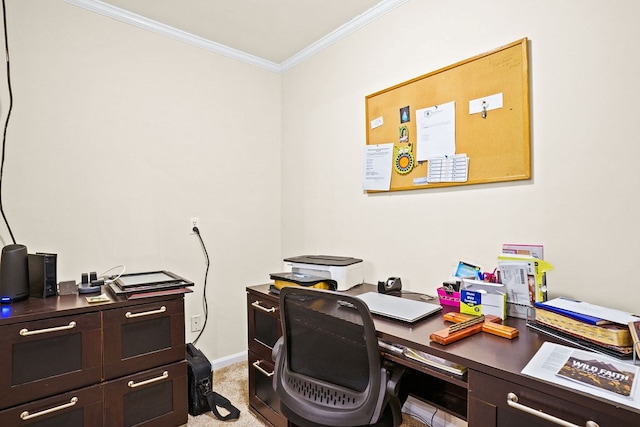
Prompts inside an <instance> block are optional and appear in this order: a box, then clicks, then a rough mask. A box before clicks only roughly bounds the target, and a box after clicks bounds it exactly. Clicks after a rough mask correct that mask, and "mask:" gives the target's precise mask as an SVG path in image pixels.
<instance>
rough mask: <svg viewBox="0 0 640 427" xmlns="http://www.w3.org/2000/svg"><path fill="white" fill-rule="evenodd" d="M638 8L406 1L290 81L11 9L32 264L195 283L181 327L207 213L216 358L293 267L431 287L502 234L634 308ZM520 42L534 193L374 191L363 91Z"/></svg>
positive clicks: (199, 267) (239, 342)
mask: <svg viewBox="0 0 640 427" xmlns="http://www.w3.org/2000/svg"><path fill="white" fill-rule="evenodd" d="M638 12H640V4H638V3H637V2H635V1H632V0H624V1H623V0H619V1H616V2H609V3H606V4H605V3H602V2H595V1H592V0H564V1H551V0H543V1H520V2H513V1H506V0H503V1H498V0H485V1H483V2H478V1H471V0H457V1H449V2H435V1H431V0H410V1H409V2H407V3H406V4H404V5H403V6H401V7H399V8H397V9H395V10H393V11H392V12H390V13H389V14H387V15H386V16H384V17H382V18H381V19H379V20H377V21H375V22H373V23H371V24H370V25H368V26H367V27H365V28H362V29H360V30H358V31H357V32H356V33H353V34H351V35H350V36H349V37H347V38H345V39H343V40H342V41H340V42H338V43H337V44H335V45H333V46H332V47H330V48H329V49H327V50H325V51H323V52H321V53H320V54H318V55H316V56H315V57H313V58H311V59H309V60H307V61H306V62H304V63H302V64H300V65H298V66H296V67H295V68H293V69H291V70H289V71H288V72H286V73H285V74H284V75H282V76H280V75H278V74H276V73H272V72H268V71H264V70H261V69H259V68H256V67H254V66H251V65H247V64H243V63H239V62H237V61H234V60H231V59H227V58H224V57H221V56H219V55H216V54H213V53H211V52H207V51H204V50H201V49H198V48H195V47H192V46H188V45H185V44H182V43H180V42H177V41H174V40H171V39H168V38H164V37H162V36H159V35H156V34H153V33H149V32H146V31H144V30H141V29H139V28H135V27H131V26H129V25H126V24H123V23H120V22H118V21H115V20H112V19H109V18H105V17H103V16H100V15H96V14H94V13H92V12H89V11H86V10H84V9H81V8H78V7H76V6H73V5H70V4H68V3H65V2H64V1H63V0H56V1H46V2H45V1H39V2H35V1H31V2H26V1H18V0H8V1H7V15H8V20H9V23H8V30H9V48H10V55H11V71H12V73H11V76H12V83H13V95H14V109H13V113H12V117H11V122H10V124H9V128H8V132H7V147H6V163H5V168H4V177H3V183H2V196H3V198H2V202H3V206H4V210H5V213H6V214H7V217H8V219H9V223H10V225H11V227H12V230H13V232H14V234H15V236H16V240H17V241H18V242H19V243H23V244H26V245H27V247H28V248H29V250H30V252H35V251H50V252H56V253H58V255H59V258H58V267H59V279H60V280H68V279H75V280H78V279H79V276H80V273H81V272H83V271H89V270H97V271H98V272H102V271H104V270H106V269H108V268H110V267H112V266H115V265H118V264H125V265H126V266H127V270H128V271H129V272H136V271H144V270H149V269H167V270H171V271H174V272H176V273H178V274H181V275H183V276H185V277H187V278H190V279H192V280H194V281H195V282H196V284H197V285H196V287H195V291H196V292H195V293H194V294H191V295H188V296H187V297H186V302H187V304H186V308H187V320H188V319H189V318H190V316H191V315H192V314H197V313H201V312H202V309H201V293H202V288H203V279H204V268H205V265H204V255H203V252H202V250H201V248H200V244H199V241H198V240H197V238H196V237H195V236H192V235H188V234H187V221H188V218H189V217H193V216H197V217H199V218H200V221H201V230H202V234H203V237H204V240H205V243H206V246H207V249H208V252H209V255H210V257H211V261H212V264H211V269H210V272H209V284H208V289H207V290H208V296H209V298H208V301H209V306H210V311H211V318H210V319H209V324H208V326H207V333H206V334H205V335H204V337H203V338H202V339H201V341H200V342H199V346H200V347H201V348H202V349H203V350H205V352H206V353H207V355H208V356H209V357H210V358H212V359H216V358H220V357H224V356H228V355H230V354H235V353H238V352H241V351H243V350H245V349H246V320H245V316H246V315H245V309H244V287H245V286H246V285H247V284H254V283H263V282H265V281H267V278H268V274H269V273H270V272H275V271H277V270H279V269H280V268H281V259H282V258H283V257H284V256H292V255H301V254H310V253H326V254H342V255H348V256H356V257H361V258H363V259H364V260H365V266H366V279H367V280H368V281H371V282H375V281H376V280H378V279H382V278H385V277H387V276H389V275H399V276H401V277H402V278H403V282H404V284H405V286H406V287H407V288H409V289H413V290H418V291H424V292H434V290H435V288H436V287H437V286H438V285H439V283H440V282H441V281H442V280H443V279H444V278H446V276H447V275H448V274H449V272H450V269H451V267H452V265H454V264H455V263H456V261H457V260H458V259H460V258H464V259H467V260H472V261H477V262H480V263H482V264H483V265H485V266H487V267H488V268H491V267H492V266H493V265H494V264H495V260H496V255H497V253H498V252H499V249H500V245H501V244H502V243H503V242H524V243H543V244H544V245H545V250H546V258H547V259H548V260H549V261H551V262H552V263H553V264H554V265H555V270H554V271H553V272H551V273H550V274H549V283H550V287H551V293H552V296H554V295H560V294H562V295H569V296H574V297H579V298H583V299H585V300H589V301H592V302H596V303H602V304H606V305H610V306H613V307H618V308H621V309H626V310H635V305H636V304H635V301H636V300H637V299H638V297H639V296H640V291H639V290H638V286H636V285H635V283H634V280H633V279H634V278H633V271H634V269H633V265H634V263H635V261H636V257H637V256H636V255H637V253H638V249H640V248H639V246H640V243H639V241H640V239H639V234H640V227H639V226H638V225H636V218H637V216H638V215H637V212H638V207H639V206H638V205H639V204H638V195H637V194H638V190H639V189H640V185H639V184H640V178H638V176H637V174H636V172H635V169H636V167H635V165H634V163H633V161H634V159H635V158H636V157H638V154H640V153H639V152H640V145H639V144H636V143H635V139H637V135H638V123H639V122H640V121H639V120H637V119H636V116H637V112H636V108H635V100H636V99H638V98H640V96H639V95H640V85H639V84H638V83H637V78H636V74H637V73H636V71H635V70H636V69H637V68H638V65H640V58H639V57H638V53H637V49H636V43H635V42H636V40H637V39H638V36H639V35H640V29H639V28H638V26H637V24H636V22H635V17H636V16H638ZM522 37H528V38H529V39H530V41H531V51H530V65H531V100H532V101H531V110H532V117H531V120H532V158H533V179H532V180H530V181H524V182H515V183H506V184H490V185H477V186H470V187H459V188H448V189H439V190H430V191H427V190H422V191H410V192H394V193H384V194H375V195H368V194H365V193H363V192H362V190H361V175H362V150H363V146H364V144H365V119H364V98H365V96H366V95H368V94H371V93H373V92H376V91H378V90H381V89H384V88H387V87H389V86H392V85H394V84H397V83H400V82H403V81H405V80H408V79H410V78H413V77H416V76H419V75H421V74H424V73H427V72H430V71H434V70H436V69H439V68H441V67H444V66H447V65H449V64H452V63H455V62H457V61H460V60H463V59H466V58H469V57H471V56H474V55H477V54H479V53H483V52H486V51H489V50H492V49H494V48H496V47H498V46H502V45H504V44H507V43H510V42H512V41H515V40H518V39H520V38H522ZM0 68H3V67H0ZM3 76H4V72H3V71H2V70H0V77H1V78H0V82H4V81H5V79H4V77H3ZM7 109H8V93H7V90H6V88H4V85H2V87H0V113H1V118H2V119H4V117H5V116H6V113H7ZM281 140H282V142H281ZM281 151H282V153H281ZM281 198H282V203H281ZM0 240H1V242H0V243H1V244H7V243H10V242H11V239H10V237H9V234H8V232H7V231H6V230H5V227H4V226H2V227H1V228H0ZM614 281H615V282H614ZM613 284H619V285H620V287H619V288H618V289H620V290H619V291H617V292H611V291H610V290H611V289H616V288H614V287H613V286H611V285H613ZM187 329H189V328H188V325H187ZM194 337H195V334H191V333H190V332H188V333H187V339H188V340H191V339H193V338H194Z"/></svg>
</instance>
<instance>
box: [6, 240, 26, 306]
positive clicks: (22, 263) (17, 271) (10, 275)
mask: <svg viewBox="0 0 640 427" xmlns="http://www.w3.org/2000/svg"><path fill="white" fill-rule="evenodd" d="M28 297H29V256H28V254H27V247H26V246H24V245H7V246H5V247H4V248H2V256H0V302H1V303H8V302H15V301H20V300H22V299H25V298H28Z"/></svg>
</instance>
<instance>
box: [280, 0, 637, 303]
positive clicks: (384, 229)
mask: <svg viewBox="0 0 640 427" xmlns="http://www.w3.org/2000/svg"><path fill="white" fill-rule="evenodd" d="M639 13H640V3H638V2H636V1H633V0H626V1H614V2H601V1H594V0H562V1H556V0H553V1H552V0H543V1H517V2H515V1H507V0H485V1H475V0H455V1H448V2H441V1H432V0H410V1H409V2H407V3H406V4H404V5H402V6H400V7H398V8H397V9H395V10H393V11H392V12H390V13H389V14H387V15H385V16H384V17H382V18H381V19H378V20H377V21H375V22H373V23H371V24H370V25H368V26H366V27H365V28H363V29H361V30H359V31H357V32H356V33H354V34H352V35H351V36H349V37H348V38H346V39H343V40H341V41H340V42H338V43H336V44H335V45H333V46H332V47H331V48H329V49H327V50H325V51H323V52H322V53H320V54H318V55H316V56H315V57H313V58H311V59H309V60H307V61H306V62H304V63H302V64H300V65H298V66H297V67H295V68H293V69H292V70H290V71H288V72H287V73H286V74H285V75H284V77H283V95H282V97H283V98H282V117H283V127H282V132H283V141H282V144H283V145H282V151H283V157H282V174H283V209H282V214H283V220H282V224H283V233H282V236H283V255H284V256H292V255H300V254H306V253H328V254H335V255H346V256H354V257H359V258H363V259H364V260H365V263H366V265H365V266H366V280H367V281H369V282H373V283H375V281H377V280H381V279H384V278H386V277H387V276H391V275H397V276H401V277H402V279H403V283H404V284H405V286H406V287H407V288H409V289H412V290H416V291H423V292H431V293H433V292H435V289H436V288H437V287H438V286H439V284H441V282H442V281H443V280H444V279H446V278H447V276H448V275H449V274H450V272H451V270H452V267H453V265H455V263H456V262H457V261H458V260H460V259H466V260H469V261H475V262H478V263H481V264H482V265H483V266H485V267H486V268H487V269H493V267H494V266H495V264H496V259H497V258H496V257H497V255H498V253H499V252H500V247H501V245H502V243H506V242H509V243H541V244H544V246H545V258H546V259H547V260H548V261H550V262H551V263H552V264H553V265H554V266H555V269H554V271H552V272H550V273H549V274H548V279H549V280H548V281H549V286H550V294H551V296H552V297H553V296H558V295H567V296H571V297H576V298H581V299H584V300H587V301H591V302H593V303H599V304H604V305H609V306H612V307H617V308H620V309H624V310H629V311H635V310H637V300H638V299H639V298H640V286H638V285H637V284H636V283H635V280H636V279H635V274H634V273H635V267H634V266H635V264H636V263H637V259H638V253H639V249H640V226H639V225H638V210H639V208H640V203H639V194H638V193H639V190H640V176H639V175H638V172H637V169H638V167H637V165H636V159H637V158H639V157H640V144H638V143H637V140H638V134H639V130H640V129H639V125H638V124H639V123H640V120H638V111H637V105H636V104H637V100H638V99H640V84H639V83H638V78H637V74H638V73H637V69H638V67H639V66H640V55H638V48H637V40H638V38H639V36H640V27H639V26H638V25H637V22H636V17H637V16H638V15H639ZM523 37H528V38H529V39H530V67H531V123H532V162H533V168H532V173H533V179H531V180H530V181H521V182H512V183H504V184H488V185H475V186H465V187H457V188H446V189H438V190H419V191H405V192H392V193H383V194H366V193H363V191H362V152H363V147H364V145H365V117H364V114H365V104H364V99H365V96H366V95H368V94H371V93H374V92H377V91H379V90H382V89H385V88H387V87H389V86H392V85H395V84H398V83H401V82H403V81H406V80H409V79H411V78H414V77H417V76H419V75H422V74H425V73H428V72H431V71H435V70H437V69H439V68H442V67H445V66H447V65H450V64H453V63H455V62H458V61H461V60H464V59H466V58H469V57H472V56H475V55H477V54H480V53H484V52H487V51H490V50H493V49H494V48H497V47H499V46H502V45H505V44H508V43H510V42H513V41H516V40H519V39H521V38H523ZM425 102H426V103H427V104H428V100H425ZM471 161H473V159H472V160H471Z"/></svg>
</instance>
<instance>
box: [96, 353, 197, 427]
mask: <svg viewBox="0 0 640 427" xmlns="http://www.w3.org/2000/svg"><path fill="white" fill-rule="evenodd" d="M104 401H105V425H107V426H123V427H129V426H150V427H151V426H153V427H164V426H167V427H174V426H179V425H182V424H185V423H186V422H187V362H186V361H182V362H178V363H173V364H171V365H166V366H162V367H159V368H156V369H150V370H148V371H145V372H141V373H138V374H134V375H130V376H128V377H124V378H121V379H118V380H114V381H110V382H108V383H106V384H105V386H104Z"/></svg>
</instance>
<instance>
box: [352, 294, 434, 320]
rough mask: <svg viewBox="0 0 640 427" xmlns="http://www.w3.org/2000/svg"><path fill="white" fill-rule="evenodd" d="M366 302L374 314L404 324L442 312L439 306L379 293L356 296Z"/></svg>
mask: <svg viewBox="0 0 640 427" xmlns="http://www.w3.org/2000/svg"><path fill="white" fill-rule="evenodd" d="M356 297H357V298H359V299H360V300H362V301H364V303H365V304H367V307H369V311H370V312H371V313H372V314H377V315H379V316H384V317H390V318H392V319H396V320H401V321H403V322H408V323H413V322H417V321H418V320H420V319H423V318H425V317H427V316H429V315H431V314H434V313H437V312H439V311H440V310H442V307H441V306H440V305H438V304H431V303H428V302H423V301H416V300H412V299H408V298H402V297H396V296H393V295H387V294H381V293H378V292H366V293H364V294H361V295H356Z"/></svg>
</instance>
